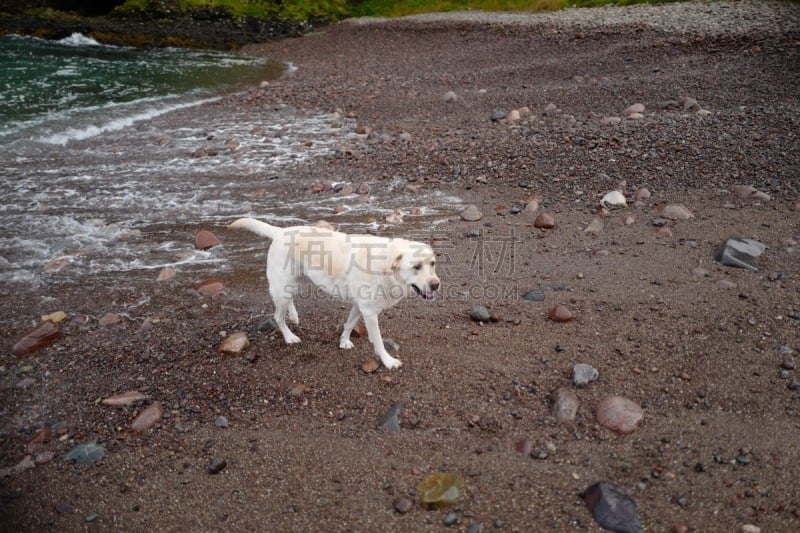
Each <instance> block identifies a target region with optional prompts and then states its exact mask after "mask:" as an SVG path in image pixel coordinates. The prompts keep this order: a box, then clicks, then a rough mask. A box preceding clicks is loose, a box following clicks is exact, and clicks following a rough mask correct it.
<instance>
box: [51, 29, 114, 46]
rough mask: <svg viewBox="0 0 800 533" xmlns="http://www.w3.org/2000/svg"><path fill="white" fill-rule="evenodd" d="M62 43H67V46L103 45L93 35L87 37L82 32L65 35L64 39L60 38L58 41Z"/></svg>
mask: <svg viewBox="0 0 800 533" xmlns="http://www.w3.org/2000/svg"><path fill="white" fill-rule="evenodd" d="M57 42H58V43H60V44H65V45H67V46H103V45H102V44H100V43H99V42H97V41H95V40H94V39H92V38H91V37H87V36H85V35H84V34H82V33H77V32H76V33H73V34H72V35H70V36H69V37H64V38H63V39H59V40H58V41H57Z"/></svg>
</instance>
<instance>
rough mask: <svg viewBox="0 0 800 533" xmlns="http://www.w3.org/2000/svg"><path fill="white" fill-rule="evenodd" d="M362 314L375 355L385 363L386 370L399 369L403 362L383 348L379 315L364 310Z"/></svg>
mask: <svg viewBox="0 0 800 533" xmlns="http://www.w3.org/2000/svg"><path fill="white" fill-rule="evenodd" d="M361 314H362V315H363V316H364V325H365V326H367V334H368V335H369V340H370V341H372V347H373V348H374V349H375V355H377V356H378V357H380V358H381V363H383V366H385V367H386V368H388V369H390V370H391V369H392V368H398V367H399V366H400V365H402V364H403V362H402V361H400V359H395V358H394V357H392V356H391V355H389V352H387V351H386V348H385V347H384V346H383V337H381V328H380V326H379V325H378V314H377V313H375V312H364V310H363V309H362V310H361Z"/></svg>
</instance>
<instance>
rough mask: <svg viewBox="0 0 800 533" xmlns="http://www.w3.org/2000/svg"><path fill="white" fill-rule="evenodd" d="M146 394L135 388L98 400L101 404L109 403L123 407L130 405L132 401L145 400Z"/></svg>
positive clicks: (112, 405)
mask: <svg viewBox="0 0 800 533" xmlns="http://www.w3.org/2000/svg"><path fill="white" fill-rule="evenodd" d="M145 399H147V396H145V395H144V394H142V393H141V392H139V391H136V390H129V391H125V392H121V393H119V394H115V395H114V396H111V397H110V398H104V399H103V400H101V401H100V403H102V404H103V405H110V406H111V407H124V406H126V405H131V404H133V403H136V402H138V401H139V400H145Z"/></svg>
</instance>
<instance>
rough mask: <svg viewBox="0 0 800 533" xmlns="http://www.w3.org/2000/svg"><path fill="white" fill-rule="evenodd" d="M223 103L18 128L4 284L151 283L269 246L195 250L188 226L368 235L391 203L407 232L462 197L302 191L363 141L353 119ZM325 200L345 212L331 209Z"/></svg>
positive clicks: (169, 105) (5, 177) (158, 104)
mask: <svg viewBox="0 0 800 533" xmlns="http://www.w3.org/2000/svg"><path fill="white" fill-rule="evenodd" d="M220 98H221V96H220V95H219V94H213V93H204V94H195V93H192V94H183V95H181V97H180V98H177V99H172V97H169V98H168V99H166V100H165V99H164V98H155V99H153V100H152V101H147V102H144V104H143V102H142V100H141V99H138V100H136V103H135V104H132V105H131V106H126V105H118V104H113V105H112V104H108V105H106V106H105V108H107V109H112V108H113V111H114V112H113V113H109V116H106V115H105V114H104V113H102V112H97V110H94V111H92V112H90V111H88V110H86V109H84V110H83V111H84V112H86V113H87V116H88V117H89V118H90V120H85V118H86V117H84V118H79V117H78V115H77V114H73V115H71V116H70V117H69V118H67V119H64V120H63V121H62V120H61V119H62V117H58V119H57V120H49V121H47V126H46V127H44V126H41V125H40V126H36V124H34V122H35V121H36V120H38V119H31V120H30V121H29V124H28V125H27V126H26V129H25V130H24V132H23V130H22V129H20V128H18V129H17V130H16V131H15V133H14V138H13V139H10V138H7V139H6V141H7V142H6V146H5V147H4V152H5V153H4V156H3V159H4V161H3V164H2V167H1V168H0V194H2V197H3V202H2V205H0V282H2V283H4V284H13V285H14V286H15V287H17V288H18V289H20V288H23V287H24V288H28V289H34V290H35V289H36V288H38V287H41V286H42V285H43V284H47V283H49V282H52V281H53V280H54V279H59V280H64V281H67V282H75V281H76V280H78V279H81V278H83V277H85V276H97V275H99V274H101V273H114V272H128V273H131V274H133V273H138V274H146V273H149V272H152V276H153V277H155V276H156V275H157V271H158V269H161V268H163V267H165V266H173V267H174V266H180V267H182V268H186V269H188V268H191V269H192V270H201V271H204V270H207V271H208V272H209V273H211V272H214V271H215V270H216V269H218V268H220V267H221V265H222V264H224V263H225V262H226V261H227V260H228V259H229V257H230V255H231V254H234V253H248V254H250V252H251V251H252V250H263V249H264V248H265V245H264V243H263V242H261V240H259V239H257V238H255V239H253V241H252V242H253V244H252V247H251V248H246V249H244V250H241V249H240V250H233V249H227V248H226V247H225V246H222V247H218V248H216V249H213V250H211V251H199V250H196V249H195V248H194V245H193V244H194V235H195V233H196V231H197V230H199V229H200V228H206V229H210V230H212V231H214V232H215V233H217V234H218V235H220V237H224V235H225V230H224V226H225V225H226V224H228V223H229V222H230V221H232V220H233V219H235V218H236V217H238V216H243V215H250V216H256V217H259V218H262V219H265V220H271V221H273V222H275V223H277V224H284V225H288V224H292V223H306V222H314V221H316V220H319V219H322V218H326V219H328V220H331V221H333V222H335V223H336V224H337V225H339V226H340V227H341V228H342V229H344V230H345V231H364V230H369V229H375V228H376V227H377V226H378V224H379V223H382V222H383V221H384V220H385V217H386V215H388V214H390V213H391V212H392V210H394V209H396V208H399V209H401V210H403V211H405V212H408V211H409V210H410V209H411V208H417V209H419V210H421V215H420V216H415V217H409V221H410V223H409V224H405V225H403V227H402V228H400V227H398V233H406V232H407V231H410V230H411V229H413V228H420V227H425V226H427V227H430V226H431V225H433V224H436V221H437V220H440V219H442V218H443V217H447V216H449V215H451V214H452V213H453V212H455V210H456V209H457V206H458V205H459V203H460V200H458V199H457V198H448V197H445V196H443V195H437V194H432V195H426V196H425V197H420V196H419V195H415V196H410V195H407V194H405V193H404V192H403V185H404V184H402V183H394V182H384V183H382V184H381V186H380V187H379V188H378V187H375V188H373V190H372V191H371V192H370V196H371V198H370V201H366V202H365V201H364V198H363V197H361V196H359V195H356V194H352V195H349V196H345V195H342V194H334V193H332V192H325V193H320V194H310V193H308V192H306V191H305V185H303V184H298V183H295V182H293V180H292V179H291V178H290V177H288V176H290V175H291V174H290V173H289V172H287V170H288V169H289V167H291V166H292V165H297V164H302V163H303V162H304V161H307V160H309V159H310V158H316V157H326V156H328V157H329V156H331V154H332V153H333V152H334V151H335V150H336V149H338V148H340V147H342V146H343V145H347V144H349V143H358V142H360V141H361V140H363V139H362V138H361V137H360V136H358V135H356V134H355V133H354V129H355V122H354V121H353V120H349V119H347V118H344V117H342V116H339V115H337V114H325V113H314V112H301V111H298V110H295V109H291V108H288V107H281V106H275V107H271V108H269V107H267V108H261V109H260V110H254V109H253V108H252V106H241V105H239V104H238V99H237V96H235V95H234V96H232V97H227V98H223V99H220ZM101 108H102V106H101ZM92 113H93V114H92ZM51 119H52V117H51ZM65 126H66V127H65ZM334 206H346V207H347V208H349V209H348V211H347V212H346V213H344V214H340V215H336V216H335V217H334V215H333V214H332V213H333V207H334ZM223 240H224V238H223ZM250 255H253V254H250ZM147 275H148V276H149V275H150V274H147Z"/></svg>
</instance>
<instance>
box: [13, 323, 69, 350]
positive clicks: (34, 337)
mask: <svg viewBox="0 0 800 533" xmlns="http://www.w3.org/2000/svg"><path fill="white" fill-rule="evenodd" d="M59 337H61V330H60V329H59V328H58V326H56V325H55V324H53V323H52V322H50V321H49V320H45V321H44V322H42V323H41V324H39V325H38V326H36V327H35V328H33V329H32V330H30V331H28V332H27V333H26V334H25V335H23V336H22V338H21V339H20V340H18V341H17V343H16V344H15V345H14V347H13V348H12V349H11V353H13V354H14V355H16V356H22V355H28V354H32V353H34V352H36V351H39V350H41V349H42V348H44V347H45V346H49V345H51V344H52V343H53V342H54V341H55V340H56V339H58V338H59Z"/></svg>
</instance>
